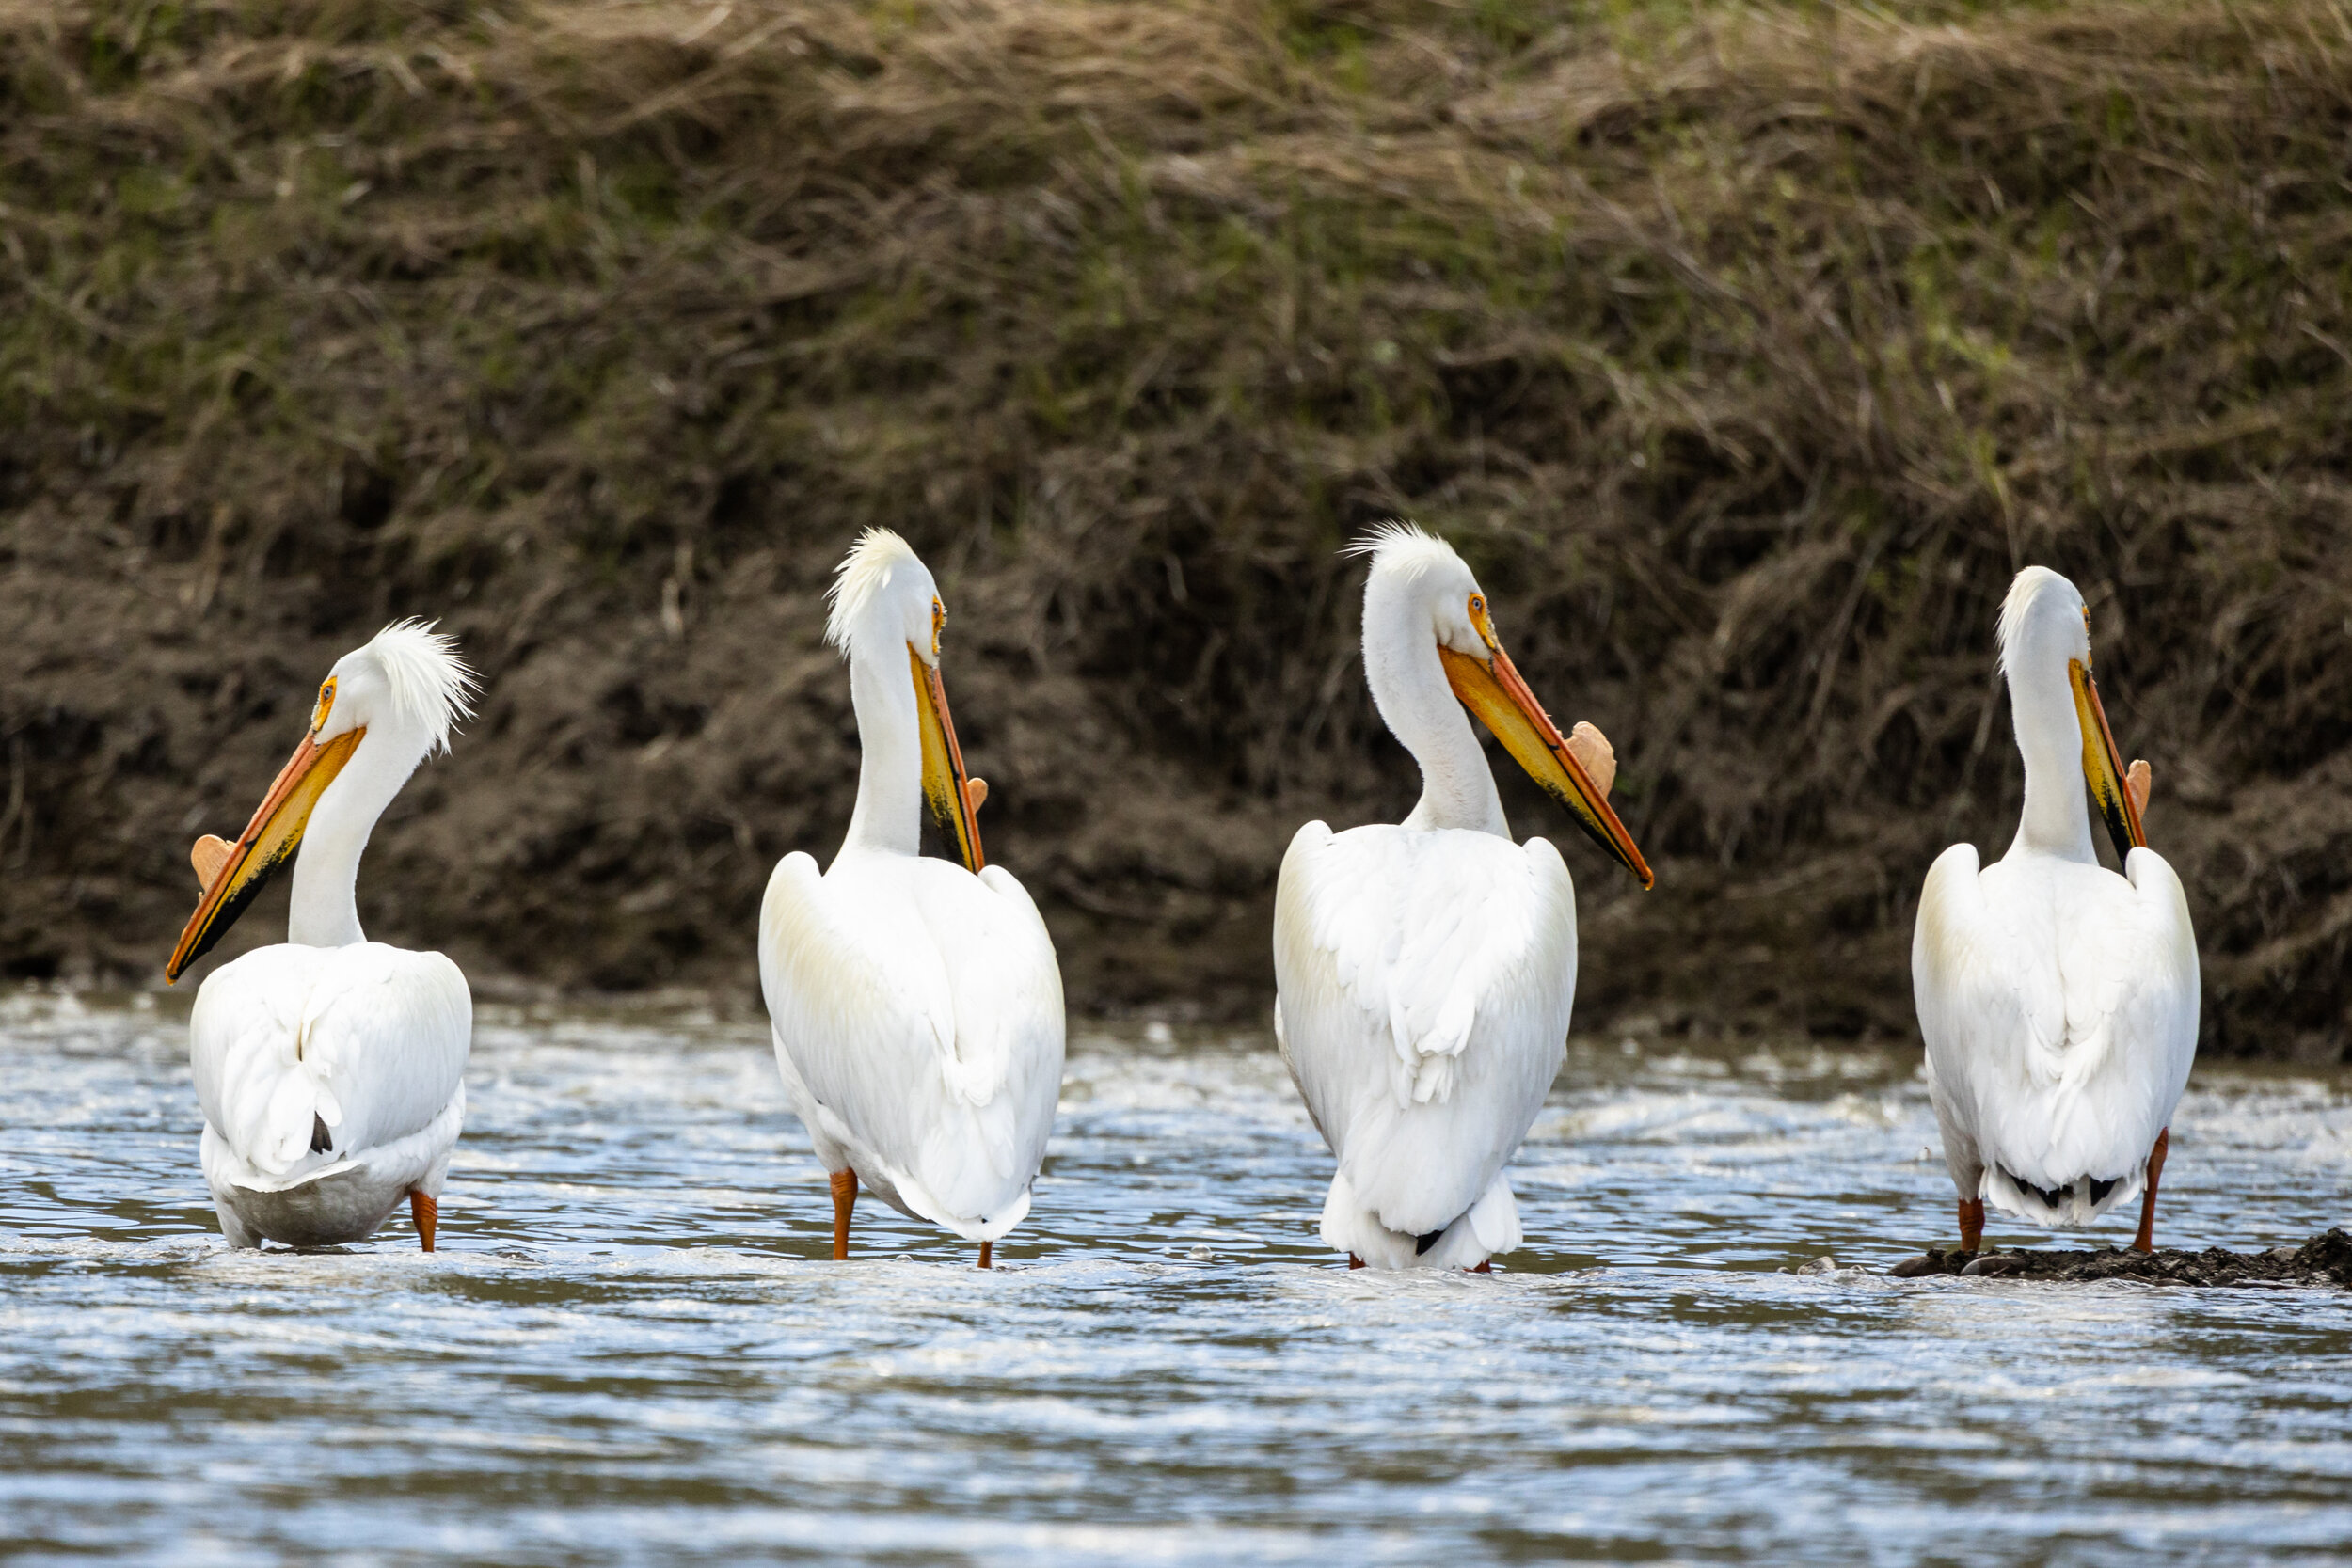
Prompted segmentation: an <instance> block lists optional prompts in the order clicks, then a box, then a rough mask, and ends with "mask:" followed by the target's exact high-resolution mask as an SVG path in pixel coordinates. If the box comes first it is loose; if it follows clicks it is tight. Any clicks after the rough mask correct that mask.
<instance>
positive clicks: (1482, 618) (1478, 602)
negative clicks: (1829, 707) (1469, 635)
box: [1470, 594, 1502, 650]
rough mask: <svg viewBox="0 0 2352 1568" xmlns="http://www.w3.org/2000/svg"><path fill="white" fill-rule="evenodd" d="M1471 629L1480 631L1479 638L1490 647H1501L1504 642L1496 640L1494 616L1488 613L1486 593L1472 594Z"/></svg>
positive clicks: (1492, 648)
mask: <svg viewBox="0 0 2352 1568" xmlns="http://www.w3.org/2000/svg"><path fill="white" fill-rule="evenodd" d="M1470 629H1471V630H1473V631H1475V632H1477V633H1478V640H1479V641H1482V642H1484V643H1486V646H1487V648H1488V649H1490V650H1495V649H1500V648H1501V646H1502V644H1501V643H1499V642H1497V641H1495V623H1494V618H1493V617H1492V616H1490V615H1488V614H1487V613H1486V594H1471V595H1470Z"/></svg>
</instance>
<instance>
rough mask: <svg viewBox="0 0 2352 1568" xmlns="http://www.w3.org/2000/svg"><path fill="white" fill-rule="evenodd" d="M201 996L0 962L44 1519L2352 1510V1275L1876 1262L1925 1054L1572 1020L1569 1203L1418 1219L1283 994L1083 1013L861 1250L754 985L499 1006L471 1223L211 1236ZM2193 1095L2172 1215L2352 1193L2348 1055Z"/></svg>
mask: <svg viewBox="0 0 2352 1568" xmlns="http://www.w3.org/2000/svg"><path fill="white" fill-rule="evenodd" d="M182 1029H183V1025H182V1024H181V1023H180V1022H178V1021H176V1020H174V1019H171V1018H169V1017H167V1016H165V1015H163V1014H161V1013H159V1012H155V1011H152V1010H150V1011H144V1012H142V1011H135V1010H129V1009H109V1008H101V1007H87V1006H81V1005H78V1004H75V1003H72V1002H70V1001H57V1000H54V999H47V998H37V997H17V998H15V999H12V1000H8V1001H5V1002H0V1222H4V1223H0V1236H5V1240H0V1280H5V1288H4V1289H0V1541H5V1542H7V1543H8V1544H9V1546H10V1548H11V1550H12V1551H24V1552H27V1553H29V1554H30V1555H33V1556H41V1555H52V1554H55V1555H65V1554H76V1553H82V1552H99V1551H103V1552H106V1553H109V1554H111V1555H115V1556H119V1557H127V1558H132V1559H139V1558H148V1559H153V1560H170V1561H174V1562H179V1561H192V1560H204V1559H206V1558H213V1557H217V1558H229V1559H235V1560H241V1561H249V1560H257V1559H258V1560H276V1559H284V1560H290V1561H291V1560H303V1561H306V1562H307V1561H315V1560H319V1559H321V1558H323V1557H328V1558H333V1559H335V1560H341V1561H352V1562H387V1563H393V1562H400V1563H406V1562H423V1561H437V1560H462V1559H482V1560H499V1561H502V1562H640V1561H644V1562H652V1561H686V1562H692V1561H713V1562H731V1561H739V1560H743V1559H744V1558H746V1557H749V1556H762V1555H765V1556H772V1555H778V1554H793V1555H802V1556H808V1557H817V1558H830V1559H842V1560H876V1561H880V1560H894V1559H896V1560H925V1561H930V1560H958V1561H972V1562H991V1563H993V1562H1018V1563H1021V1564H1023V1565H1024V1568H1030V1565H1033V1564H1035V1563H1038V1562H1041V1561H1093V1560H1104V1559H1106V1558H1117V1559H1128V1560H1139V1561H1156V1562H1190V1561H1202V1562H1207V1561H1264V1562H1280V1561H1294V1560H1314V1561H1327V1560H1332V1559H1333V1558H1335V1557H1338V1558H1346V1559H1351V1560H1362V1561H1368V1562H1385V1561H1405V1560H1425V1559H1428V1558H1430V1557H1433V1556H1438V1555H1443V1556H1447V1557H1450V1558H1452V1559H1455V1560H1550V1559H1555V1558H1557V1557H1560V1556H1563V1555H1568V1554H1573V1553H1585V1554H1591V1555H1599V1556H1608V1557H1615V1558H1630V1559H1651V1558H1655V1559H1671V1560H1734V1559H1738V1558H1741V1557H1751V1558H1761V1559H1765V1560H1775V1561H1799V1560H1803V1561H1807V1562H1820V1561H1831V1562H1835V1561H1845V1560H1853V1561H1878V1560H1910V1559H1914V1558H1917V1557H1921V1556H1933V1557H1935V1558H1937V1559H1939V1560H1948V1561H1987V1562H1993V1561H2001V1562H2010V1561H2018V1560H2044V1559H2063V1560H2069V1561H2093V1562H2096V1561H2109V1560H2112V1561H2119V1562H2120V1561H2123V1560H2131V1561H2134V1562H2145V1561H2148V1560H2151V1559H2155V1560H2182V1561H2192V1560H2212V1559H2213V1558H2214V1557H2216V1556H2217V1555H2226V1556H2228V1557H2230V1558H2231V1559H2233V1560H2278V1561H2290V1560H2303V1559H2306V1558H2312V1557H2316V1556H2319V1555H2324V1554H2327V1553H2328V1552H2330V1551H2332V1550H2334V1549H2336V1548H2338V1547H2340V1546H2341V1544H2343V1543H2344V1541H2345V1540H2346V1539H2352V1502H2347V1498H2352V1354H2347V1353H2352V1298H2347V1297H2346V1296H2345V1295H2343V1294H2339V1293H2336V1292H2328V1291H2301V1290H2296V1291H2263V1290H2246V1291H2211V1292H2187V1291H2153V1290H2149V1289H2144V1288H2140V1287H2135V1286H2106V1287H2092V1288H2080V1287H2074V1288H2068V1287H2050V1286H2033V1285H2021V1284H2014V1283H2005V1282H2001V1281H1993V1280H1929V1281H1919V1282H1915V1283H1912V1282H1899V1281H1891V1280H1887V1279H1884V1278H1883V1277H1881V1276H1879V1275H1876V1274H1875V1273H1866V1272H1862V1268H1861V1267H1857V1266H1867V1268H1868V1269H1870V1270H1876V1269H1879V1268H1883V1266H1884V1265H1885V1264H1886V1263H1887V1262H1889V1261H1891V1260H1893V1259H1895V1258H1897V1257H1899V1256H1901V1255H1902V1254H1903V1253H1904V1252H1905V1251H1907V1250H1911V1249H1913V1248H1915V1246H1916V1245H1917V1244H1918V1243H1922V1242H1925V1241H1927V1240H1930V1239H1932V1238H1936V1237H1940V1236H1942V1235H1943V1234H1944V1232H1945V1231H1946V1229H1947V1227H1948V1226H1949V1223H1950V1217H1949V1216H1950V1207H1949V1205H1950V1189H1949V1184H1948V1182H1947V1180H1946V1178H1945V1176H1944V1174H1943V1169H1942V1165H1941V1163H1940V1161H1938V1160H1935V1159H1933V1158H1928V1159H1922V1157H1921V1155H1922V1149H1923V1148H1927V1147H1929V1146H1931V1145H1932V1143H1933V1141H1934V1140H1933V1127H1932V1122H1931V1118H1930V1117H1929V1115H1928V1112H1927V1106H1926V1101H1925V1096H1924V1093H1923V1092H1922V1090H1921V1087H1920V1085H1919V1084H1918V1082H1917V1078H1916V1074H1915V1065H1916V1056H1915V1053H1902V1052H1889V1053H1849V1052H1836V1051H1827V1050H1820V1049H1816V1048H1813V1047H1810V1046H1805V1045H1801V1044H1792V1045H1790V1046H1788V1047H1787V1048H1784V1049H1776V1050H1770V1051H1757V1050H1755V1049H1752V1048H1740V1049H1739V1050H1735V1051H1726V1052H1724V1053H1705V1052H1695V1051H1681V1052H1673V1051H1664V1050H1659V1049H1651V1050H1646V1051H1645V1050H1642V1049H1638V1048H1636V1049H1630V1050H1629V1049H1627V1048H1626V1047H1624V1046H1623V1045H1621V1044H1620V1043H1619V1042H1615V1041H1610V1040H1599V1041H1584V1040H1580V1041H1579V1042H1578V1045H1577V1048H1576V1049H1575V1051H1574V1052H1573V1053H1572V1054H1571V1057H1570V1061H1569V1064H1568V1068H1567V1070H1566V1071H1565V1073H1564V1074H1563V1076H1562V1079H1561V1082H1560V1084H1559V1085H1558V1086H1557V1088H1556V1090H1555V1092H1554V1095H1553V1100H1552V1104H1551V1106H1550V1108H1549V1110H1548V1111H1547V1112H1546V1114H1545V1116H1544V1117H1542V1119H1541V1120H1539V1122H1538V1123H1537V1125H1536V1128H1535V1132H1534V1138H1533V1140H1532V1141H1531V1143H1530V1145H1529V1147H1528V1148H1527V1149H1526V1150H1525V1151H1524V1153H1523V1154H1522V1156H1521V1159H1520V1161H1519V1162H1518V1165H1517V1167H1516V1168H1515V1171H1514V1180H1515V1182H1516V1184H1517V1186H1518V1193H1519V1199H1520V1205H1521V1210H1522V1213H1523V1215H1524V1216H1525V1224H1526V1228H1527V1233H1528V1236H1529V1238H1530V1242H1531V1245H1530V1247H1529V1249H1528V1250H1526V1251H1524V1252H1522V1253H1520V1254H1518V1255H1515V1256H1513V1257H1511V1258H1509V1259H1505V1260H1504V1265H1505V1272H1504V1273H1502V1274H1500V1275H1495V1276H1492V1277H1488V1278H1471V1277H1469V1276H1458V1275H1452V1276H1435V1277H1405V1278H1399V1277H1395V1276H1384V1275H1375V1274H1372V1273H1369V1272H1366V1273H1359V1274H1350V1273H1348V1272H1347V1271H1345V1270H1344V1269H1342V1268H1339V1267H1336V1266H1334V1260H1333V1259H1331V1257H1330V1256H1329V1255H1328V1254H1327V1253H1326V1252H1325V1251H1324V1250H1323V1248H1322V1247H1321V1246H1320V1245H1319V1243H1316V1241H1315V1239H1314V1224H1315V1218H1316V1214H1317V1211H1318V1208H1319V1205H1320V1202H1321V1197H1322V1188H1323V1183H1324V1181H1325V1180H1326V1179H1327V1174H1328V1166H1327V1156H1326V1155H1325V1154H1324V1153H1323V1151H1322V1148H1321V1146H1320V1144H1319V1143H1318V1142H1317V1141H1316V1139H1315V1137H1314V1134H1313V1132H1312V1131H1311V1129H1310V1128H1309V1127H1308V1126H1307V1123H1306V1119H1305V1117H1304V1114H1303V1113H1302V1112H1301V1111H1300V1110H1299V1108H1298V1106H1297V1103H1296V1101H1295V1098H1294V1097H1293V1096H1292V1094H1291V1093H1290V1090H1289V1086H1288V1085H1287V1083H1286V1082H1285V1081H1284V1080H1283V1078H1282V1075H1281V1069H1280V1067H1279V1063H1277V1062H1276V1061H1275V1059H1274V1058H1273V1055H1272V1053H1271V1052H1270V1050H1269V1049H1268V1048H1267V1047H1266V1045H1265V1043H1264V1042H1263V1040H1260V1039H1257V1038H1254V1037H1244V1038H1236V1039H1224V1038H1204V1039H1192V1040H1184V1041H1176V1042H1169V1043H1165V1044H1158V1045H1154V1044H1149V1043H1145V1042H1141V1041H1132V1040H1112V1039H1104V1038H1095V1039H1081V1040H1079V1041H1077V1042H1075V1043H1074V1045H1073V1053H1072V1061H1071V1073H1070V1081H1069V1085H1068V1089H1067V1093H1066V1094H1065V1096H1064V1101H1063V1115H1062V1119H1061V1123H1060V1128H1059V1131H1058V1133H1057V1138H1056V1142H1055V1145H1054V1149H1053V1152H1052V1155H1051V1156H1050V1158H1049V1161H1048V1164H1047V1166H1046V1171H1045V1175H1044V1178H1043V1180H1041V1183H1040V1187H1039V1190H1038V1195H1037V1203H1036V1206H1035V1210H1034V1212H1033V1217H1032V1219H1031V1222H1030V1223H1029V1224H1028V1225H1027V1226H1026V1227H1024V1229H1023V1230H1022V1231H1021V1232H1019V1233H1017V1234H1016V1235H1015V1237H1014V1238H1012V1240H1011V1241H1010V1243H1008V1244H1007V1245H1006V1246H1004V1247H1003V1248H1001V1249H1000V1252H999V1256H1000V1257H1001V1258H1003V1259H1006V1260H1007V1261H1008V1262H1009V1264H1011V1265H1012V1266H1011V1267H1008V1268H1005V1269H1001V1270H999V1271H998V1272H996V1273H994V1274H992V1275H983V1274H980V1273H978V1272H977V1271H975V1270H973V1269H971V1268H970V1267H969V1266H968V1265H969V1262H970V1257H969V1254H970V1249H969V1248H968V1247H966V1246H964V1245H962V1244H961V1243H953V1242H950V1241H946V1240H943V1239H941V1238H940V1237H938V1236H937V1235H936V1234H935V1233H932V1232H930V1231H929V1230H927V1229H926V1228H925V1227H919V1226H916V1225H914V1224H912V1223H909V1222H906V1221H904V1220H901V1219H900V1218H899V1217H898V1216H897V1215H895V1214H892V1213H890V1212H888V1211H887V1210H886V1209H884V1208H883V1207H882V1205H880V1204H863V1205H861V1206H860V1208H859V1222H860V1223H859V1240H858V1247H859V1251H860V1254H861V1256H860V1257H859V1259H856V1260H855V1261H853V1262H852V1264H850V1266H847V1267H842V1266H836V1265H834V1264H832V1263H830V1262H829V1261H826V1260H825V1254H826V1251H827V1248H828V1243H829V1235H830V1228H829V1227H830V1215H831V1211H830V1206H829V1204H828V1202H827V1200H826V1198H825V1196H824V1188H823V1182H822V1178H821V1173H820V1172H819V1171H818V1169H817V1167H816V1165H815V1164H814V1162H813V1161H811V1160H810V1159H809V1157H808V1153H807V1148H806V1144H805V1142H804V1140H803V1139H802V1138H801V1136H800V1135H799V1132H798V1129H797V1128H796V1127H795V1126H794V1125H793V1124H792V1122H791V1119H790V1117H788V1116H787V1114H786V1112H785V1110H784V1105H783V1097H782V1094H781V1092H780V1090H779V1089H778V1087H777V1085H776V1082H775V1075H774V1068H773V1066H772V1064H771V1061H770V1059H769V1057H768V1053H767V1049H766V1044H765V1040H764V1038H763V1037H762V1036H761V1034H760V1032H759V1030H758V1028H757V1026H756V1025H755V1024H753V1025H738V1024H727V1023H721V1022H713V1021H710V1020H707V1019H695V1018H661V1017H653V1016H636V1017H631V1016H627V1015H612V1016H604V1017H595V1018H590V1017H581V1016H578V1015H567V1014H553V1013H550V1014H545V1015H533V1014H528V1013H520V1012H496V1011H492V1012H488V1013H485V1018H484V1020H483V1022H482V1026H481V1029H480V1032H479V1036H478V1038H477V1042H476V1046H475V1053H474V1062H473V1071H472V1075H471V1079H470V1081H469V1085H468V1092H469V1103H470V1107H471V1109H470V1114H469V1126H468V1129H467V1134H466V1138H465V1141H464V1142H463V1143H462V1144H461V1145H460V1146H459V1150H458V1156H457V1160H456V1163H455V1165H454V1167H453V1171H452V1174H451V1178H450V1184H449V1190H448V1194H447V1196H446V1197H445V1199H444V1203H443V1211H442V1216H443V1218H442V1223H443V1244H444V1246H445V1247H447V1248H448V1249H449V1250H447V1251H444V1252H442V1253H439V1254H437V1255H434V1256H432V1257H425V1256H422V1255H421V1254H419V1253H417V1252H416V1251H415V1250H414V1247H415V1243H414V1239H413V1237H412V1236H410V1235H409V1234H408V1233H407V1231H406V1229H405V1227H401V1228H400V1229H398V1230H395V1231H388V1232H387V1233H385V1234H384V1235H383V1236H381V1237H379V1238H378V1240H377V1241H376V1242H375V1243H372V1244H371V1245H369V1246H366V1247H359V1248H353V1249H349V1250H346V1251H343V1252H340V1253H330V1254H315V1255H304V1256H299V1257H297V1256H290V1255H285V1254H274V1255H269V1256H256V1255H253V1254H232V1253H229V1252H226V1251H224V1250H222V1248H221V1246H220V1243H219V1239H218V1236H217V1233H216V1231H215V1226H214V1223H213V1219H212V1214H211V1210H210V1204H209V1201H208V1199H207V1197H206V1195H205V1193H204V1188H203V1181H202V1178H201V1176H200V1174H199V1172H198V1170H197V1167H196V1158H195V1133H196V1128H197V1120H196V1110H195V1097H194V1094H193V1092H192V1090H191V1089H190V1087H189V1085H188V1082H187V1071H186V1065H185V1058H184V1041H183V1033H182ZM2174 1139H2175V1144H2174V1156H2173V1162H2172V1164H2171V1165H2170V1166H2169V1167H2168V1169H2167V1171H2166V1198H2167V1205H2166V1212H2165V1213H2164V1215H2163V1218H2162V1236H2163V1239H2164V1240H2166V1241H2167V1242H2168V1243H2172V1244H2179V1245H2193V1244H2206V1243H2227V1244H2231V1245H2235V1246H2241V1247H2244V1246H2254V1245H2268V1244H2273V1243H2280V1242H2286V1241H2292V1240H2299V1239H2301V1238H2303V1237H2306V1236H2308V1235H2310V1234H2311V1233H2312V1231H2314V1230H2316V1229H2319V1228H2322V1227H2325V1226H2326V1225H2328V1224H2330V1223H2340V1222H2342V1221H2343V1220H2344V1218H2345V1215H2344V1212H2343V1209H2342V1195H2343V1194H2344V1192H2345V1191H2346V1190H2347V1183H2346V1177H2347V1176H2348V1175H2352V1085H2347V1084H2346V1083H2345V1082H2344V1081H2342V1080H2341V1079H2326V1078H2315V1077H2312V1076H2311V1075H2309V1074H2299V1075H2297V1074H2278V1073H2260V1072H2248V1071H2225V1070H2219V1069H2201V1071H2200V1073H2199V1075H2198V1078H2197V1081H2196V1083H2195V1084H2194V1085H2192V1088H2191V1091H2190V1095H2189V1098H2188V1100H2187V1101H2185V1103H2184V1107H2183V1111H2182V1115H2181V1117H2180V1118H2179V1120H2178V1121H2176V1123H2175V1125H2174ZM2110 1228H2111V1229H2112V1230H2113V1236H2112V1237H2111V1238H2108V1239H2114V1240H2121V1239H2122V1238H2123V1237H2125V1236H2126V1235H2127V1234H2128V1228H2129V1227H2128V1225H2126V1224H2123V1223H2122V1222H2118V1223H2117V1224H2116V1225H2115V1226H2113V1227H2110ZM1994 1234H1995V1235H1996V1236H1999V1237H2003V1238H2005V1239H2007V1238H2010V1237H2011V1236H2012V1234H2013V1235H2014V1238H2015V1239H2030V1233H2026V1232H2022V1231H2021V1232H2015V1233H2011V1232H2008V1231H2004V1230H2001V1229H2000V1228H1999V1227H1997V1226H1996V1227H1995V1228H1994ZM1823 1255H1828V1256H1829V1257H1831V1258H1832V1259H1835V1261H1836V1264H1838V1265H1841V1267H1839V1268H1837V1269H1836V1271H1835V1272H1826V1273H1816V1274H1803V1275H1800V1274H1794V1273H1790V1272H1788V1271H1789V1270H1790V1269H1792V1268H1793V1267H1794V1266H1796V1265H1798V1264H1800V1263H1803V1262H1806V1261H1808V1260H1811V1259H1817V1258H1820V1257H1821V1256H1823Z"/></svg>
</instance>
